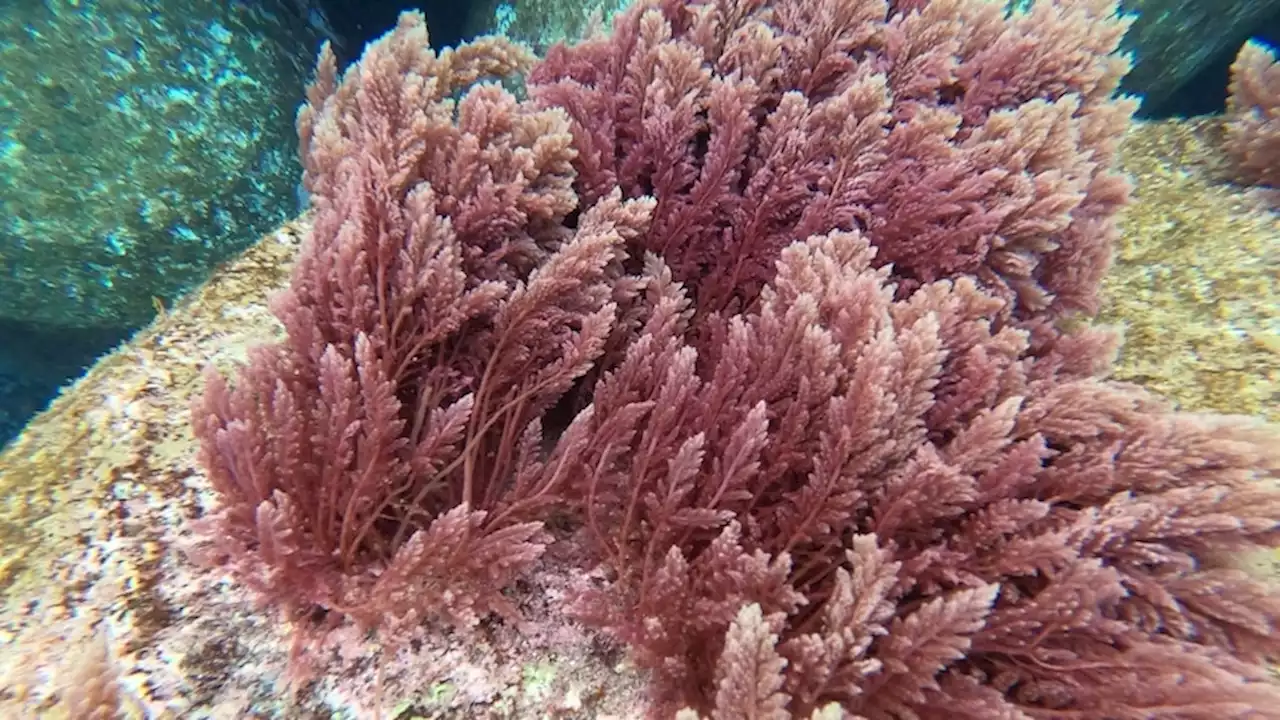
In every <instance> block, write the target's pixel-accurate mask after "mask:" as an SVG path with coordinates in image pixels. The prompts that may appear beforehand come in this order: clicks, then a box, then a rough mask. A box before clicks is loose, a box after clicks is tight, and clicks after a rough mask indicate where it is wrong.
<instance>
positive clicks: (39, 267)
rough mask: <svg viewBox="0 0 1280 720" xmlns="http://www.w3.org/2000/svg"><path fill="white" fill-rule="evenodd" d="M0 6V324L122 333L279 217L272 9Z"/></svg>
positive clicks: (281, 80) (203, 0) (284, 158)
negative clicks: (0, 212)
mask: <svg viewBox="0 0 1280 720" xmlns="http://www.w3.org/2000/svg"><path fill="white" fill-rule="evenodd" d="M269 7H270V6H269V5H267V4H263V3H257V2H254V3H244V2H233V3H228V2H223V1H222V0H128V1H122V2H110V3H107V2H74V1H72V0H48V1H47V2H39V3H36V2H21V3H16V2H15V3H3V5H2V6H0V67H3V68H4V72H3V75H0V208H3V210H4V213H3V215H2V216H0V273H3V276H4V282H3V283H0V321H5V320H8V321H16V322H21V323H27V324H33V325H40V326H43V327H44V328H46V329H47V330H52V329H57V328H112V329H114V328H120V327H130V328H137V327H139V326H141V325H142V324H144V323H146V322H147V321H149V320H150V319H151V318H152V316H153V315H154V314H155V306H156V304H157V303H164V304H168V303H170V302H172V301H173V300H175V299H176V298H177V297H178V296H179V295H181V294H182V293H183V292H185V291H186V290H188V289H189V288H191V287H192V286H194V285H196V284H197V283H199V282H202V281H203V280H204V279H205V278H206V277H207V275H208V272H209V270H210V269H211V268H212V267H213V266H214V265H215V264H217V263H219V262H222V261H224V260H226V259H227V258H229V257H231V256H233V255H234V254H235V253H236V252H238V251H240V250H243V249H244V247H245V245H246V244H247V243H248V242H249V241H250V240H251V239H252V238H255V237H258V236H259V235H261V234H262V233H264V232H266V231H268V230H269V229H271V228H272V227H275V226H276V225H279V224H280V223H281V222H284V221H285V220H286V219H287V218H289V217H290V216H292V215H293V214H294V213H295V212H296V211H297V207H296V197H295V190H294V187H295V182H296V178H297V175H298V170H299V168H298V164H297V160H296V158H295V155H296V150H295V148H296V147H297V145H296V141H295V139H294V128H293V117H294V109H295V108H296V107H297V104H298V102H299V101H300V100H301V99H302V88H303V86H304V85H305V83H306V81H307V79H308V78H309V77H310V74H311V67H312V63H313V61H314V58H315V53H316V51H317V50H318V49H319V46H320V41H321V39H322V38H321V34H320V33H319V32H318V31H317V30H316V29H314V28H312V27H311V26H310V25H308V24H307V22H306V19H305V18H303V17H300V16H298V15H297V13H296V12H293V11H287V10H285V9H284V8H286V7H287V6H286V5H283V4H282V5H281V6H280V7H278V8H277V10H279V11H280V12H272V11H271V10H270V9H269Z"/></svg>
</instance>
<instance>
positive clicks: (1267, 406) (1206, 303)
mask: <svg viewBox="0 0 1280 720" xmlns="http://www.w3.org/2000/svg"><path fill="white" fill-rule="evenodd" d="M1220 134H1221V122H1220V121H1219V120H1218V119H1199V120H1192V121H1178V122H1172V121H1171V122H1159V123H1140V124H1137V125H1135V127H1134V128H1133V129H1132V130H1131V131H1130V134H1129V136H1128V137H1127V138H1126V139H1125V142H1124V144H1123V145H1122V150H1121V164H1122V167H1123V169H1124V170H1125V171H1126V172H1128V173H1129V174H1130V175H1131V176H1132V177H1133V178H1134V180H1135V183H1136V186H1137V187H1136V190H1135V193H1134V198H1133V202H1132V203H1131V204H1130V206H1129V207H1128V208H1127V209H1126V210H1125V211H1124V212H1123V214H1122V216H1121V218H1120V223H1121V237H1120V238H1119V240H1118V242H1117V246H1116V253H1115V265H1114V266H1113V268H1112V269H1111V272H1110V274H1109V275H1108V277H1107V280H1106V282H1105V283H1104V286H1103V296H1104V305H1103V309H1102V312H1101V314H1100V316H1099V318H1098V320H1099V322H1101V323H1105V324H1114V325H1119V326H1120V327H1122V328H1123V329H1124V333H1125V343H1124V347H1123V349H1122V351H1121V355H1120V361H1119V364H1118V366H1117V367H1116V371H1115V377H1116V378H1118V379H1120V380H1128V381H1132V382H1136V383H1140V384H1142V385H1144V386H1146V387H1148V388H1150V389H1152V390H1155V391H1156V392H1159V393H1160V394H1162V395H1164V396H1166V397H1168V398H1170V399H1172V400H1174V401H1176V402H1177V403H1178V404H1179V405H1180V406H1182V407H1183V408H1184V409H1187V410H1213V411H1217V412H1223V413H1238V414H1247V415H1260V416H1265V417H1267V418H1268V419H1270V420H1273V421H1275V420H1280V403H1278V402H1277V401H1278V400H1280V395H1278V393H1280V385H1278V384H1277V383H1280V215H1278V214H1277V213H1275V212H1273V211H1271V210H1270V209H1269V208H1268V207H1267V206H1266V205H1265V203H1264V201H1263V198H1261V197H1259V196H1258V195H1257V194H1256V193H1251V192H1250V191H1248V190H1246V189H1243V188H1240V187H1237V186H1235V185H1232V184H1230V183H1229V182H1228V181H1226V180H1225V179H1224V178H1225V177H1227V173H1226V170H1225V167H1224V164H1225V159H1224V158H1223V156H1222V154H1221V152H1220V150H1219V142H1220Z"/></svg>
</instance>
